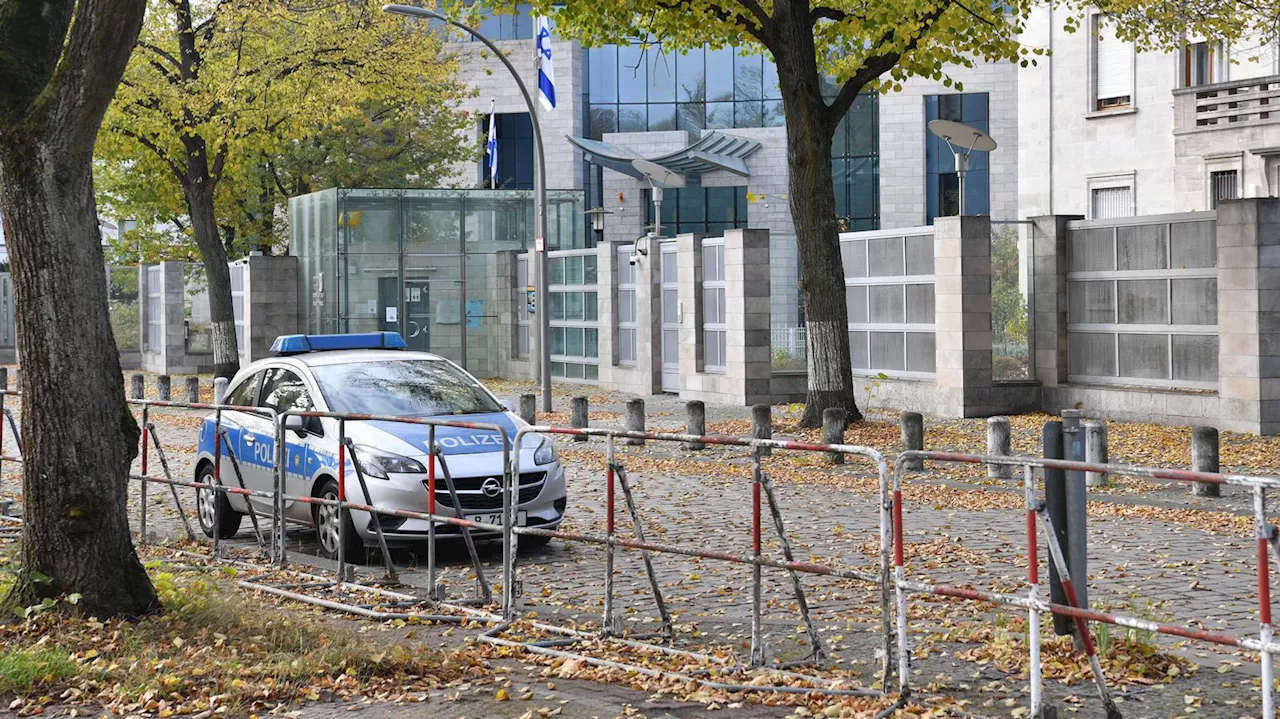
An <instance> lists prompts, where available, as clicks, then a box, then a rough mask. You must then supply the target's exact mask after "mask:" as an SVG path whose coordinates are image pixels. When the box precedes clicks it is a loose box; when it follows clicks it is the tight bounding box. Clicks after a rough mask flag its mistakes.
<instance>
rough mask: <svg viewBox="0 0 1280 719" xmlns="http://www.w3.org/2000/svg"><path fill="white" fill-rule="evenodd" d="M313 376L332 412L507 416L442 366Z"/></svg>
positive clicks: (415, 364) (399, 364)
mask: <svg viewBox="0 0 1280 719" xmlns="http://www.w3.org/2000/svg"><path fill="white" fill-rule="evenodd" d="M311 374H312V375H313V376H314V377H315V379H316V383H317V384H318V385H320V391H321V392H322V393H323V394H324V397H325V399H326V400H327V401H328V403H329V409H331V410H332V411H334V412H350V413H353V414H386V415H396V416H401V417H430V416H433V415H442V414H479V413H484V412H501V411H503V408H502V405H500V404H498V403H497V402H496V401H494V399H493V396H492V395H490V394H489V392H488V391H486V390H485V389H484V388H483V387H481V386H480V384H479V383H478V382H476V381H475V380H473V379H471V378H470V377H468V376H467V375H465V374H463V373H462V372H461V371H459V370H458V369H457V368H456V367H454V366H453V365H451V364H449V363H448V362H444V361H441V360H429V359H415V360H390V361H378V362H352V363H350V364H334V365H318V366H313V367H312V368H311Z"/></svg>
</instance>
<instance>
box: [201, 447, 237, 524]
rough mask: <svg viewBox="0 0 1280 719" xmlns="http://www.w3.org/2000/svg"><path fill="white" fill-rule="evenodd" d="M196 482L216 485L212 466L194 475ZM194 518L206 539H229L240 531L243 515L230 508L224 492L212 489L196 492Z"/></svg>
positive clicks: (209, 465)
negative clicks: (196, 518)
mask: <svg viewBox="0 0 1280 719" xmlns="http://www.w3.org/2000/svg"><path fill="white" fill-rule="evenodd" d="M196 481H197V482H199V483H201V484H210V485H213V484H217V482H216V481H215V480H214V478H213V465H211V464H205V465H204V466H202V467H201V468H200V471H199V472H198V473H197V474H196ZM196 516H197V517H198V518H199V521H200V530H201V531H203V532H204V535H205V536H206V537H213V536H214V535H215V534H216V535H217V538H218V539H231V538H232V537H234V536H236V532H239V531H240V521H241V520H243V519H244V515H243V514H241V513H240V512H237V511H236V510H234V509H232V508H231V502H230V500H228V498H227V493H226V492H219V491H217V490H213V489H199V490H196Z"/></svg>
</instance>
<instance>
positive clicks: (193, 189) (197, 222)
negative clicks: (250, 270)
mask: <svg viewBox="0 0 1280 719" xmlns="http://www.w3.org/2000/svg"><path fill="white" fill-rule="evenodd" d="M183 192H184V194H185V195H186V197H187V210H188V211H189V212H190V213H191V228H192V230H194V232H195V236H196V246H197V247H199V248H200V256H201V257H203V258H204V271H205V277H206V278H207V281H208V283H209V318H210V321H211V323H212V325H213V372H214V374H215V375H216V376H218V377H226V378H227V379H231V377H232V376H233V375H235V373H236V372H238V371H239V370H240V351H239V347H238V343H237V342H236V312H235V305H234V304H233V303H232V301H231V270H230V269H229V268H228V267H227V250H226V247H224V246H223V244H222V240H221V239H220V238H219V237H218V219H217V216H216V215H215V214H214V209H213V192H214V184H213V183H212V182H210V181H209V180H208V178H207V177H206V178H205V179H204V181H203V182H196V183H186V185H185V186H184V187H183Z"/></svg>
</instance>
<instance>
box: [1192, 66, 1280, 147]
mask: <svg viewBox="0 0 1280 719" xmlns="http://www.w3.org/2000/svg"><path fill="white" fill-rule="evenodd" d="M1173 95H1174V106H1175V110H1176V112H1175V116H1176V117H1177V123H1176V127H1175V128H1174V131H1175V132H1179V133H1185V132H1201V131H1209V130H1222V129H1227V128H1238V127H1246V126H1249V125H1263V124H1271V123H1276V122H1280V75H1271V76H1268V77H1259V78H1251V79H1248V80H1236V81H1233V82H1220V83H1214V84H1212V85H1199V86H1196V87H1186V88H1181V89H1178V90H1174V91H1173Z"/></svg>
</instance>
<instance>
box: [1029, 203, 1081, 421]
mask: <svg viewBox="0 0 1280 719" xmlns="http://www.w3.org/2000/svg"><path fill="white" fill-rule="evenodd" d="M1075 219H1080V218H1078V217H1075V216H1067V215H1044V216H1041V217H1033V218H1031V221H1032V222H1033V223H1034V227H1033V230H1032V240H1031V258H1032V259H1031V273H1032V278H1031V281H1032V289H1031V292H1032V298H1031V312H1032V318H1031V319H1032V321H1031V330H1032V332H1031V339H1032V347H1033V348H1034V351H1035V370H1036V379H1037V380H1039V381H1040V384H1041V385H1042V386H1044V387H1056V386H1058V385H1061V384H1066V382H1067V222H1069V221H1070V220H1075ZM1046 401H1048V398H1046Z"/></svg>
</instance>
